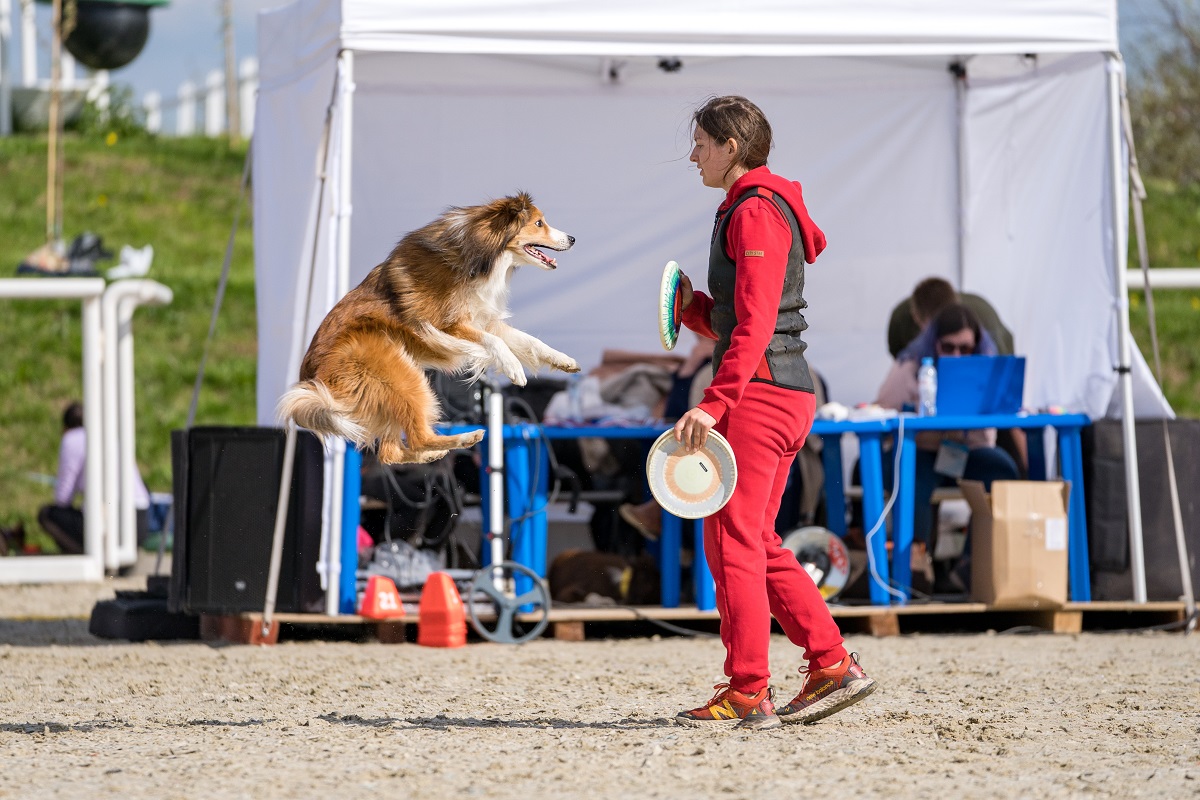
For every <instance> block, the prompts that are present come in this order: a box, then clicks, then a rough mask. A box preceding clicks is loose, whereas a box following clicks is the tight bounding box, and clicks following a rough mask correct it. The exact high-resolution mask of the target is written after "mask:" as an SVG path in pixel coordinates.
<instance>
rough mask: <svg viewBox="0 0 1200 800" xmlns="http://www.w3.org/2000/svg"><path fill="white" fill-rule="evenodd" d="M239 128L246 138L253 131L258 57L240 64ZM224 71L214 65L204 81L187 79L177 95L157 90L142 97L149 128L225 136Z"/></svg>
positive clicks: (175, 133)
mask: <svg viewBox="0 0 1200 800" xmlns="http://www.w3.org/2000/svg"><path fill="white" fill-rule="evenodd" d="M237 87H238V88H237V93H238V122H239V125H238V128H239V132H240V133H241V135H242V136H243V137H244V138H247V139H248V138H250V135H251V134H253V133H254V96H255V94H256V93H257V92H258V59H256V58H243V59H242V62H241V64H240V65H239V67H238V80H237ZM227 108H228V105H227V104H226V99H225V73H224V72H223V71H222V70H219V69H214V70H213V71H211V72H209V73H208V75H207V76H206V77H205V79H204V83H203V85H197V84H196V83H194V82H192V81H184V82H183V83H182V84H180V85H179V89H178V90H177V91H176V94H175V97H173V98H169V99H165V100H164V99H163V97H162V96H161V95H160V94H159V93H158V92H147V93H146V95H145V96H144V97H143V98H142V110H143V111H144V112H145V115H146V129H147V130H148V131H150V132H152V133H160V134H166V135H174V136H197V135H202V136H223V135H225V133H226V131H227V130H228V127H229V123H228V120H227V119H226V116H227V114H226V109H227Z"/></svg>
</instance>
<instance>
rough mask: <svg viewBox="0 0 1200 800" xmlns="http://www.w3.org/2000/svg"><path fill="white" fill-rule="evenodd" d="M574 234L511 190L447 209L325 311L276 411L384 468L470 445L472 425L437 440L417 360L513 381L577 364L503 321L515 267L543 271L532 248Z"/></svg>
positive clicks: (432, 400) (434, 412) (553, 246)
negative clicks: (366, 451)
mask: <svg viewBox="0 0 1200 800" xmlns="http://www.w3.org/2000/svg"><path fill="white" fill-rule="evenodd" d="M573 244H575V237H574V236H569V235H567V234H566V233H563V232H562V231H559V230H555V229H554V228H552V227H550V225H549V224H548V223H547V222H546V219H545V217H544V216H543V215H542V212H541V211H540V210H538V208H537V206H535V205H534V204H533V199H532V198H531V197H530V196H529V195H528V194H526V193H524V192H520V193H518V194H516V195H514V196H512V197H504V198H501V199H499V200H495V201H493V202H491V203H487V204H485V205H478V206H470V207H467V208H450V209H449V210H447V211H446V212H445V213H444V214H442V216H441V217H439V218H438V219H436V220H434V221H433V222H431V223H430V224H428V225H426V226H425V227H423V228H420V229H419V230H416V231H413V232H412V233H410V234H408V235H407V236H405V237H404V238H403V239H401V241H400V243H399V244H397V245H396V247H395V248H394V249H393V250H392V252H391V255H389V256H388V257H387V260H385V261H384V262H383V263H382V264H380V265H379V266H377V267H375V269H373V270H371V272H370V274H368V275H367V277H366V278H364V279H363V281H362V283H360V284H359V285H358V286H357V287H355V288H354V289H352V290H351V291H350V292H349V293H347V294H346V296H345V297H343V298H342V299H341V300H340V301H339V302H338V303H337V305H335V306H334V307H333V308H332V309H331V310H330V311H329V314H328V315H326V317H325V320H324V321H323V322H322V323H321V326H320V327H319V328H318V329H317V332H316V334H315V335H314V336H313V340H312V343H311V344H310V345H309V347H308V352H307V353H306V354H305V356H304V361H303V363H302V364H301V365H300V381H299V383H297V384H295V385H294V386H293V387H292V388H291V389H289V390H288V391H287V392H285V393H284V395H283V397H282V398H281V399H280V401H279V407H278V412H279V416H280V418H282V419H285V420H287V419H290V420H293V421H294V422H295V423H296V424H297V425H299V426H300V427H303V428H307V429H309V430H311V431H313V432H314V433H317V434H318V435H320V436H321V437H322V438H324V437H325V436H337V437H341V438H345V439H349V440H350V441H352V442H354V443H356V444H357V445H359V446H360V447H362V448H371V447H373V446H377V447H378V456H379V460H380V461H381V462H383V463H385V464H400V463H405V462H428V461H434V460H436V459H438V458H441V457H442V456H444V455H445V454H446V453H447V452H448V451H449V450H451V449H454V448H459V447H470V446H472V445H474V444H476V443H477V442H479V441H480V440H481V439H482V438H483V431H482V430H479V431H471V432H470V433H465V434H460V435H456V436H441V435H438V434H437V433H435V432H434V430H433V427H432V426H433V424H434V423H436V422H437V421H438V419H439V417H440V409H439V407H438V403H437V399H436V397H435V395H434V393H433V390H432V389H431V388H430V386H429V383H428V381H427V380H426V379H425V374H424V369H425V368H426V367H429V368H434V369H439V370H444V371H447V372H467V373H470V374H472V375H474V376H476V377H478V376H479V375H481V374H483V373H484V371H486V370H487V369H488V368H489V367H494V368H495V369H497V370H499V371H500V372H501V373H502V374H504V375H505V376H507V377H508V379H509V380H511V381H512V382H513V383H515V384H517V385H518V386H524V385H525V383H526V378H525V372H524V369H523V367H528V368H529V369H531V370H538V369H540V368H542V367H552V368H554V369H558V370H562V371H563V372H578V371H579V365H578V364H577V363H575V360H574V359H572V358H570V357H569V356H567V355H565V354H563V353H560V352H559V351H557V350H555V349H553V348H552V347H549V346H547V345H546V344H544V343H542V342H541V341H540V340H538V339H536V338H534V337H533V336H530V335H529V334H527V333H523V332H521V331H519V330H517V329H516V328H513V327H511V326H510V325H508V324H507V323H505V321H504V320H505V319H506V318H507V317H508V316H509V314H508V310H507V306H508V288H509V282H510V280H511V279H512V275H513V273H514V272H516V270H517V268H518V267H522V266H526V265H532V266H535V267H540V268H541V269H544V270H553V269H555V268H556V267H557V263H556V262H555V260H554V259H553V258H550V257H549V256H547V255H545V254H544V253H542V252H541V250H540V249H539V248H547V249H550V250H560V251H561V250H568V249H570V247H571V246H572V245H573Z"/></svg>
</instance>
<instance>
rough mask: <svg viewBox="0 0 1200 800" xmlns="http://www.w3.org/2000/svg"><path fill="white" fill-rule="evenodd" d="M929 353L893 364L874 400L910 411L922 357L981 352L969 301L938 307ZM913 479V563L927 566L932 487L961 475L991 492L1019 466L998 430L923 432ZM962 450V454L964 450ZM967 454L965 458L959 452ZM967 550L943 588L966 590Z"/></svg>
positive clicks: (886, 472) (889, 470) (890, 471)
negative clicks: (998, 443)
mask: <svg viewBox="0 0 1200 800" xmlns="http://www.w3.org/2000/svg"><path fill="white" fill-rule="evenodd" d="M930 328H931V329H932V331H931V332H932V335H931V336H929V337H928V341H930V342H931V343H932V350H933V351H932V352H924V351H922V352H919V353H913V354H912V355H910V356H909V357H906V358H904V359H902V360H900V359H898V360H897V361H896V362H895V363H894V364H893V365H892V369H891V371H890V372H888V375H887V378H885V379H884V382H883V385H882V386H881V387H880V389H879V397H878V399H877V400H876V403H878V404H879V405H880V406H883V407H884V408H891V409H895V410H897V411H904V410H911V409H913V408H915V407H916V403H917V394H918V390H917V367H918V366H919V365H920V363H921V359H922V358H924V357H927V356H932V357H933V358H934V361H935V363H936V361H937V360H938V359H942V358H956V357H958V356H969V355H976V354H979V347H980V342H981V341H982V340H983V332H982V328H981V326H980V322H979V318H978V317H977V316H976V315H975V313H974V312H973V311H971V309H970V308H968V307H967V306H965V305H963V304H961V303H954V304H951V305H949V306H946V307H945V308H944V309H942V310H941V311H940V312H939V313H938V315H937V316H936V317H935V318H934V320H933V322H932V323H930ZM916 443H917V468H916V473H915V476H916V483H915V485H914V486H913V537H914V540H913V551H914V562H921V563H919V566H921V567H922V568H926V567H929V566H930V565H929V562H928V556H927V554H928V553H929V542H930V539H931V537H932V533H933V523H934V520H933V507H932V506H931V504H930V501H931V499H932V497H933V491H934V489H936V488H938V487H941V486H955V485H956V484H957V481H958V480H959V479H960V478H961V479H966V480H974V481H980V482H982V483H983V484H984V487H985V488H986V489H987V490H988V491H991V487H992V481H997V480H1018V479H1019V478H1020V469H1019V468H1018V466H1017V462H1016V461H1015V460H1014V459H1013V457H1012V456H1011V455H1009V454H1008V453H1007V452H1006V451H1004V450H1003V449H1001V448H999V447H997V446H996V429H995V428H984V429H979V430H969V431H923V432H921V433H919V434H917V437H916ZM964 451H965V453H964ZM964 455H965V458H963V456H964ZM893 461H894V459H891V458H885V459H884V460H883V482H884V485H885V486H891V485H892V483H893V476H894V469H895V465H894V463H893ZM969 553H970V550H969V549H968V550H965V551H964V556H963V558H962V559H961V560H960V561H959V563H958V564H957V565H955V567H954V568H953V570H951V571H950V573H949V574H948V575H947V578H946V584H947V585H946V586H944V587H935V588H945V589H948V590H950V591H955V592H963V591H965V590H966V584H967V581H968V576H969V574H970V572H969V569H968V565H969V557H970V556H969Z"/></svg>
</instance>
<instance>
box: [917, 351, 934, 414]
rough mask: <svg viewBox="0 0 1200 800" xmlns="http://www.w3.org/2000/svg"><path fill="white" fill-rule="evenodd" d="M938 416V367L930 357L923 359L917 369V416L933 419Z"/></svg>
mask: <svg viewBox="0 0 1200 800" xmlns="http://www.w3.org/2000/svg"><path fill="white" fill-rule="evenodd" d="M935 414H937V367H935V366H934V365H933V359H932V358H930V357H926V358H922V359H921V366H920V367H918V368H917V416H919V417H932V416H934V415H935Z"/></svg>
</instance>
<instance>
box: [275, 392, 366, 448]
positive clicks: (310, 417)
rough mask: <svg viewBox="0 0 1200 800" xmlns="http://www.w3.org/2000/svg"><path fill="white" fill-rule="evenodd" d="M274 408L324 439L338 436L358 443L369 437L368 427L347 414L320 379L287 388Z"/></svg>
mask: <svg viewBox="0 0 1200 800" xmlns="http://www.w3.org/2000/svg"><path fill="white" fill-rule="evenodd" d="M275 411H276V414H278V416H279V418H280V419H285V420H287V419H290V420H292V421H293V422H295V423H296V424H297V425H298V426H300V427H301V428H307V429H308V430H310V431H312V432H313V433H315V434H317V435H319V436H320V437H321V438H322V439H324V438H325V437H326V436H338V437H340V438H342V439H349V440H350V441H352V442H356V443H359V444H363V443H364V442H365V440H366V436H367V431H366V429H365V428H363V426H361V425H359V424H358V423H356V422H354V421H353V420H351V419H350V418H349V417H348V416H347V411H348V409H345V408H342V406H341V404H340V403H338V401H337V400H335V399H334V397H333V395H332V394H331V393H330V391H329V388H328V387H326V386H325V384H323V383H321V382H320V381H315V380H307V381H300V382H299V383H297V384H296V385H295V386H293V387H292V388H291V389H288V390H287V391H286V392H284V394H283V397H281V398H279V405H278V406H276V409H275Z"/></svg>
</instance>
